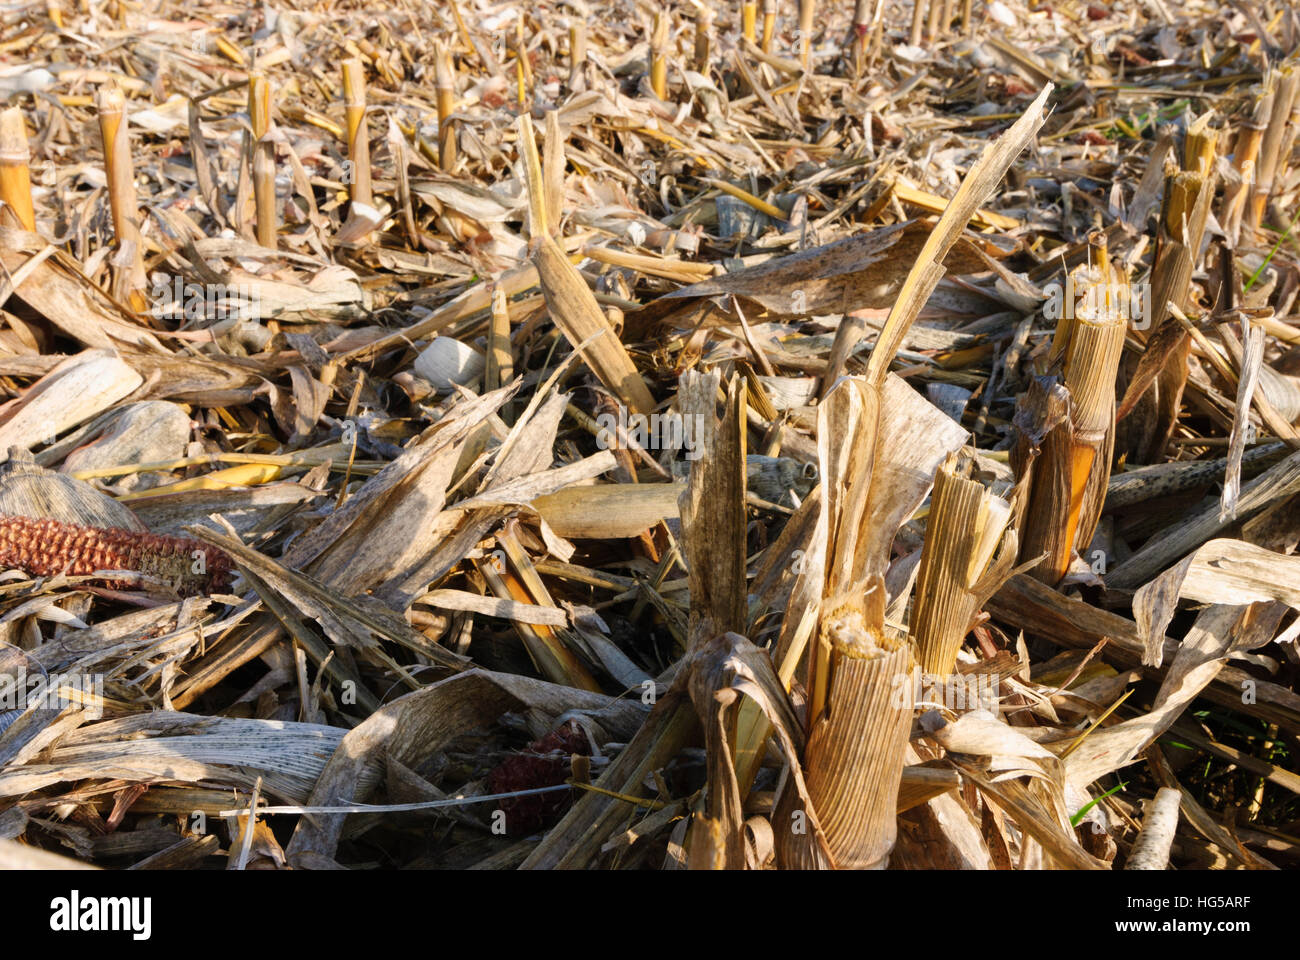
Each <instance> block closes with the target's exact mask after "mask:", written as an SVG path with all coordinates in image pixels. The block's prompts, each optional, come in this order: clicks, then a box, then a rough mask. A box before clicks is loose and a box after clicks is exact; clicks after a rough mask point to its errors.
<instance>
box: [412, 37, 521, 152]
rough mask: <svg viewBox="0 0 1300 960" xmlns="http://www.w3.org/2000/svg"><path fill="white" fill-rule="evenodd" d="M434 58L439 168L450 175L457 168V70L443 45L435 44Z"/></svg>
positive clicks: (449, 53)
mask: <svg viewBox="0 0 1300 960" xmlns="http://www.w3.org/2000/svg"><path fill="white" fill-rule="evenodd" d="M433 57H434V60H433V67H434V86H435V87H436V88H437V93H438V166H440V167H442V169H443V172H444V173H450V172H451V171H452V169H453V168H454V167H455V166H456V121H454V120H453V119H452V117H451V114H452V111H453V110H454V109H455V108H456V68H455V66H454V65H453V64H452V60H451V52H450V51H449V50H447V48H446V47H444V46H442V44H434V55H433ZM521 83H522V81H521ZM522 95H523V94H522V90H521V93H520V96H521V97H522Z"/></svg>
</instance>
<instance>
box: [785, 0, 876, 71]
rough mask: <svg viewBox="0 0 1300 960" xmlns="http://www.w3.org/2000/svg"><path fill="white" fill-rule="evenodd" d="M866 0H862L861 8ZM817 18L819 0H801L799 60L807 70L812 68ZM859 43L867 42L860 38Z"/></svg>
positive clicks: (855, 25)
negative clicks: (813, 36) (814, 26)
mask: <svg viewBox="0 0 1300 960" xmlns="http://www.w3.org/2000/svg"><path fill="white" fill-rule="evenodd" d="M865 2H866V0H860V2H859V4H858V7H855V8H854V9H855V10H857V9H858V8H860V7H861V6H862V5H863V4H864V3H865ZM816 18H817V0H799V62H800V63H802V64H803V68H804V69H805V70H809V69H811V68H812V35H813V23H814V21H815V20H816ZM857 25H858V24H857V17H856V16H855V17H854V30H855V33H856V31H857ZM858 43H859V44H862V43H865V41H864V40H861V39H859V40H858Z"/></svg>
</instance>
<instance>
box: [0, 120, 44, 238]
mask: <svg viewBox="0 0 1300 960" xmlns="http://www.w3.org/2000/svg"><path fill="white" fill-rule="evenodd" d="M27 162H28V153H27V129H26V127H25V126H24V124H23V112H22V110H21V109H19V108H18V107H10V108H9V109H7V110H3V111H0V200H2V201H4V203H5V204H6V205H7V206H8V207H9V209H10V210H12V211H13V212H14V215H15V216H16V217H17V218H18V222H19V224H21V225H22V228H23V229H24V230H28V231H31V232H33V233H34V232H35V231H36V212H35V210H34V209H33V207H32V178H31V174H30V172H29V170H28V168H27Z"/></svg>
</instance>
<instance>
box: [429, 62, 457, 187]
mask: <svg viewBox="0 0 1300 960" xmlns="http://www.w3.org/2000/svg"><path fill="white" fill-rule="evenodd" d="M433 50H434V53H433V69H434V86H435V87H436V88H437V93H438V166H440V167H442V169H443V170H444V171H445V172H447V173H450V172H451V171H452V169H453V168H454V167H455V166H456V121H455V120H453V119H452V117H451V114H452V111H453V110H454V109H455V107H456V68H455V66H454V65H453V64H452V60H451V52H450V51H449V50H447V48H446V47H444V46H443V45H442V44H440V43H435V44H434V47H433Z"/></svg>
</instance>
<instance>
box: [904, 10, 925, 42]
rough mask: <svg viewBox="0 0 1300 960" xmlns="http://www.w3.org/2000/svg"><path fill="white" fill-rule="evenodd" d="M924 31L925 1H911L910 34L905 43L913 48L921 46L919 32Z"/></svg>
mask: <svg viewBox="0 0 1300 960" xmlns="http://www.w3.org/2000/svg"><path fill="white" fill-rule="evenodd" d="M924 29H925V0H912V32H911V33H910V34H909V35H908V38H907V42H908V43H909V44H910V45H911V46H913V47H919V46H920V45H921V31H922V30H924Z"/></svg>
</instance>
